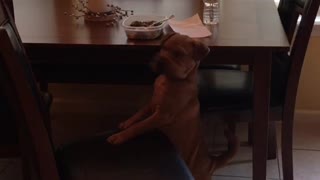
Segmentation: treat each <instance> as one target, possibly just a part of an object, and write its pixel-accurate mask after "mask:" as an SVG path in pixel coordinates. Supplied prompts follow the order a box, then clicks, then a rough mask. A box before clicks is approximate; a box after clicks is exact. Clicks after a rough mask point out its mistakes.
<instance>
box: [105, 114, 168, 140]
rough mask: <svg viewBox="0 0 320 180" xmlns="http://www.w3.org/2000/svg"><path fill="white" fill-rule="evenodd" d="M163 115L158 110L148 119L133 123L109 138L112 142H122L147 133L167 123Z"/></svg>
mask: <svg viewBox="0 0 320 180" xmlns="http://www.w3.org/2000/svg"><path fill="white" fill-rule="evenodd" d="M165 122H167V121H164V120H163V116H161V115H160V113H159V112H158V111H156V112H155V113H154V114H152V115H151V116H150V117H148V118H147V119H146V120H143V121H140V122H138V123H135V124H133V125H132V126H131V127H129V128H127V129H125V130H123V131H121V132H119V133H117V134H114V135H112V136H110V137H109V138H108V139H107V140H108V142H109V143H111V144H121V143H124V142H126V141H127V140H129V139H132V138H134V137H136V136H138V135H141V134H143V133H145V132H146V131H149V130H152V129H155V128H158V127H161V126H163V125H164V124H165Z"/></svg>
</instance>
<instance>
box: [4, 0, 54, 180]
mask: <svg viewBox="0 0 320 180" xmlns="http://www.w3.org/2000/svg"><path fill="white" fill-rule="evenodd" d="M9 12H10V11H9V10H8V7H7V6H6V4H5V3H4V1H3V0H0V40H1V41H0V88H3V91H4V93H5V95H6V96H7V98H8V102H9V105H10V108H11V110H12V111H13V112H14V116H15V119H16V120H17V123H16V124H17V126H18V127H17V129H18V131H19V145H20V150H21V155H22V159H23V162H24V165H25V166H24V168H28V169H26V171H24V172H32V178H31V179H41V180H42V179H43V180H44V179H45V180H57V179H59V174H58V170H57V166H56V161H55V157H54V152H53V145H52V142H51V139H50V136H49V134H48V131H47V129H46V126H45V120H46V119H47V118H48V115H47V114H46V112H47V111H46V110H45V106H44V104H43V101H42V99H41V96H40V94H39V90H38V87H37V83H36V82H35V80H34V78H33V73H32V70H31V66H30V64H29V62H28V59H27V57H26V54H25V50H24V48H23V44H22V41H21V39H20V37H19V34H18V31H17V29H16V27H15V24H14V22H13V18H12V16H11V15H10V13H9ZM30 175H31V174H30Z"/></svg>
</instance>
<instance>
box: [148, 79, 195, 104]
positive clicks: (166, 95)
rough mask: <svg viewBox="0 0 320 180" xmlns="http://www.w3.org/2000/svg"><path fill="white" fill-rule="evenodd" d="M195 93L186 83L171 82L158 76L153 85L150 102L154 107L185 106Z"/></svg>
mask: <svg viewBox="0 0 320 180" xmlns="http://www.w3.org/2000/svg"><path fill="white" fill-rule="evenodd" d="M195 92H196V91H194V90H193V88H192V86H188V85H187V83H181V82H171V81H169V80H168V79H167V78H166V77H165V76H160V77H158V78H157V80H156V82H155V84H154V91H153V98H152V101H153V104H154V105H164V106H172V105H174V106H177V105H178V106H179V105H180V104H186V103H187V101H188V99H190V97H192V96H194V94H195Z"/></svg>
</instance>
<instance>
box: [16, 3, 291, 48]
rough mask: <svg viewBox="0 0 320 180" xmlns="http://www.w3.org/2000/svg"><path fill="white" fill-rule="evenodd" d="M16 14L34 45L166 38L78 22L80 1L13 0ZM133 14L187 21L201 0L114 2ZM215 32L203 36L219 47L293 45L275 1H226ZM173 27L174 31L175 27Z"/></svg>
mask: <svg viewBox="0 0 320 180" xmlns="http://www.w3.org/2000/svg"><path fill="white" fill-rule="evenodd" d="M13 1H14V10H15V18H16V24H17V28H18V31H19V33H20V35H21V38H22V41H23V42H24V44H26V45H27V46H28V45H29V46H30V45H31V46H32V45H49V46H58V45H64V46H68V45H72V46H74V45H79V46H83V45H84V46H86V45H90V46H94V45H96V46H109V47H110V46H121V47H131V46H135V47H150V46H151V47H152V46H159V44H160V40H161V38H158V39H155V40H148V41H133V40H128V39H127V37H126V35H125V32H124V29H123V27H122V26H121V22H120V23H118V24H117V25H115V26H112V27H107V26H105V24H104V23H94V22H85V21H84V20H83V18H80V19H78V20H76V19H75V18H72V17H69V16H67V15H65V14H64V12H69V13H72V12H73V10H72V2H76V0H28V1H26V0H13ZM113 3H114V4H115V5H118V6H120V7H121V8H122V9H132V10H134V14H157V15H170V14H174V15H175V17H176V19H178V20H182V19H185V18H188V17H191V16H192V15H194V14H196V13H198V14H199V15H200V17H202V7H203V5H202V1H201V0H114V1H113ZM208 28H209V29H210V31H212V32H213V35H212V36H211V37H208V38H201V40H202V41H204V42H205V43H206V44H207V45H209V46H210V47H214V48H224V47H240V48H241V47H246V48H248V47H249V48H250V47H255V48H256V47H258V48H259V47H264V48H265V47H268V48H273V49H275V50H288V47H289V44H288V41H287V38H286V35H285V33H284V30H283V28H282V25H281V22H280V19H279V16H278V12H277V9H276V6H275V4H274V2H273V1H272V0H241V1H239V0H221V18H220V23H219V24H218V25H215V26H209V27H208ZM167 29H169V30H168V31H170V28H167Z"/></svg>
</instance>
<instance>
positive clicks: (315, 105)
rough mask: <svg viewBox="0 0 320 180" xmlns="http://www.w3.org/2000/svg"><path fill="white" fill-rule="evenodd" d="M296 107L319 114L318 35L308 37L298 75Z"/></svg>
mask: <svg viewBox="0 0 320 180" xmlns="http://www.w3.org/2000/svg"><path fill="white" fill-rule="evenodd" d="M296 109H297V110H299V111H319V112H318V113H319V114H320V36H313V37H312V38H311V39H310V42H309V46H308V50H307V53H306V57H305V62H304V65H303V69H302V74H301V77H300V84H299V89H298V96H297V104H296Z"/></svg>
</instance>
